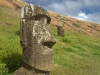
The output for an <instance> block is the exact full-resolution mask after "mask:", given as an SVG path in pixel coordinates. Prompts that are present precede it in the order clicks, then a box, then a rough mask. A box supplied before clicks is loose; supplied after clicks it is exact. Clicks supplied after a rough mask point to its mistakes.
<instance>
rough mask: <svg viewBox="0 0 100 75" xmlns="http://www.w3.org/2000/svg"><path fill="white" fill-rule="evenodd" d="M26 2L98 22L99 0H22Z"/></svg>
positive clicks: (99, 12)
mask: <svg viewBox="0 0 100 75" xmlns="http://www.w3.org/2000/svg"><path fill="white" fill-rule="evenodd" d="M24 1H26V2H28V3H32V4H36V5H40V6H42V7H43V8H45V9H47V10H50V11H53V12H56V13H59V14H63V15H66V16H70V17H73V18H77V19H79V20H86V21H90V22H94V23H99V24H100V0H24Z"/></svg>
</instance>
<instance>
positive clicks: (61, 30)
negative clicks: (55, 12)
mask: <svg viewBox="0 0 100 75" xmlns="http://www.w3.org/2000/svg"><path fill="white" fill-rule="evenodd" d="M56 27H57V30H58V36H62V37H64V29H63V27H62V26H56Z"/></svg>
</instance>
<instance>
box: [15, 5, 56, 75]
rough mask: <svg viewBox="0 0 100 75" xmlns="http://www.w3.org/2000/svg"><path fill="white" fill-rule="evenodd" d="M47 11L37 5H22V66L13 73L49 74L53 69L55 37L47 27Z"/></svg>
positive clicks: (48, 21) (48, 17) (28, 74)
mask: <svg viewBox="0 0 100 75" xmlns="http://www.w3.org/2000/svg"><path fill="white" fill-rule="evenodd" d="M50 21H51V19H50V16H49V14H48V12H47V11H46V10H45V9H44V8H42V7H40V6H37V5H33V4H29V5H26V6H25V7H22V11H21V21H20V23H21V24H20V25H21V27H20V42H21V46H22V48H23V66H22V67H21V68H20V69H18V70H17V71H16V72H15V73H14V75H20V74H19V73H20V72H21V73H22V74H21V75H24V73H25V75H49V72H50V71H51V70H53V69H54V62H53V54H54V52H53V50H52V46H53V45H54V44H55V42H56V41H55V38H54V36H53V35H52V34H51V32H50V29H49V25H48V24H49V23H50Z"/></svg>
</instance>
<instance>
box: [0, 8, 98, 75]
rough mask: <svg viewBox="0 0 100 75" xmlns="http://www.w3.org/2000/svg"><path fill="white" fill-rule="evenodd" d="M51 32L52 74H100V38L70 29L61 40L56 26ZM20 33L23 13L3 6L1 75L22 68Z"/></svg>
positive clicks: (0, 26) (1, 10)
mask: <svg viewBox="0 0 100 75" xmlns="http://www.w3.org/2000/svg"><path fill="white" fill-rule="evenodd" d="M9 11H10V12H9ZM11 12H12V13H11ZM50 29H51V32H52V33H53V34H54V36H55V38H56V41H57V42H56V44H55V45H54V46H53V51H54V62H55V69H54V70H53V71H52V72H51V73H50V75H100V38H99V37H91V36H88V35H85V34H83V33H79V32H73V31H72V30H68V29H67V30H66V31H65V36H64V37H59V36H57V29H56V26H53V25H51V24H50ZM19 30H20V11H17V10H13V9H9V8H5V7H0V75H12V73H13V72H14V71H15V70H17V69H18V68H19V67H20V66H21V65H22V48H21V45H20V36H19Z"/></svg>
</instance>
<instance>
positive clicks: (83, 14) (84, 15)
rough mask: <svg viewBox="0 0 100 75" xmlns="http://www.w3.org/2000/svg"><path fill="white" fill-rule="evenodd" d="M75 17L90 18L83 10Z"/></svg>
mask: <svg viewBox="0 0 100 75" xmlns="http://www.w3.org/2000/svg"><path fill="white" fill-rule="evenodd" d="M74 18H77V19H80V20H88V19H89V18H90V17H89V16H88V15H86V14H85V13H83V12H81V13H79V14H78V15H76V16H75V17H74Z"/></svg>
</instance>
